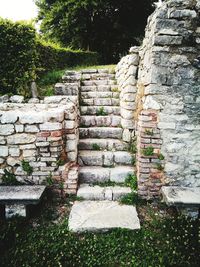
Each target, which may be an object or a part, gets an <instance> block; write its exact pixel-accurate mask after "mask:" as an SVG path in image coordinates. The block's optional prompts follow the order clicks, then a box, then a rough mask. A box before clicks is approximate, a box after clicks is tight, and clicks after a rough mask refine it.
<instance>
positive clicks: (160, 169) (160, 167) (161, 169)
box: [156, 163, 164, 171]
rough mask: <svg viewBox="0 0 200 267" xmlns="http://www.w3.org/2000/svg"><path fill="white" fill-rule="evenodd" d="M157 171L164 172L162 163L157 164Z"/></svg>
mask: <svg viewBox="0 0 200 267" xmlns="http://www.w3.org/2000/svg"><path fill="white" fill-rule="evenodd" d="M156 169H157V170H159V171H163V170H164V167H163V166H162V165H161V164H160V163H157V164H156Z"/></svg>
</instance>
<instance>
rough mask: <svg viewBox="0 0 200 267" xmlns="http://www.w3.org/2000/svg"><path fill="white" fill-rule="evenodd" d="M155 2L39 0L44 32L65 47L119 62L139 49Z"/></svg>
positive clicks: (141, 0) (151, 0) (139, 0)
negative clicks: (136, 48)
mask: <svg viewBox="0 0 200 267" xmlns="http://www.w3.org/2000/svg"><path fill="white" fill-rule="evenodd" d="M152 3H153V0H79V1H77V0H65V1H63V0H36V4H37V6H38V7H39V17H38V19H39V20H41V21H42V23H41V32H42V34H44V36H45V37H46V38H50V39H51V40H54V41H56V42H59V43H61V44H62V45H64V46H71V47H72V48H74V49H79V48H80V49H85V50H91V51H97V52H99V53H100V55H101V56H102V60H103V62H104V63H111V62H116V61H117V60H118V59H119V57H120V56H121V55H123V54H124V53H125V52H126V51H127V50H128V48H129V47H130V46H132V45H137V44H138V43H139V39H140V38H141V36H142V35H143V33H144V28H145V25H146V20H147V17H148V16H149V14H151V12H152V11H153V7H152Z"/></svg>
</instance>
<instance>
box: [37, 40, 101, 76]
mask: <svg viewBox="0 0 200 267" xmlns="http://www.w3.org/2000/svg"><path fill="white" fill-rule="evenodd" d="M37 53H38V61H37V68H38V74H39V76H40V74H41V73H43V72H47V71H52V70H62V69H64V68H66V67H73V66H77V65H86V66H87V65H95V64H97V63H98V54H97V53H95V52H88V51H81V50H72V49H70V48H63V47H60V46H58V45H55V44H52V43H47V42H44V41H37Z"/></svg>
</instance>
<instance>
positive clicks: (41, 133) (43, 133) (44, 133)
mask: <svg viewBox="0 0 200 267" xmlns="http://www.w3.org/2000/svg"><path fill="white" fill-rule="evenodd" d="M50 134H51V132H40V133H38V134H37V137H49V136H50Z"/></svg>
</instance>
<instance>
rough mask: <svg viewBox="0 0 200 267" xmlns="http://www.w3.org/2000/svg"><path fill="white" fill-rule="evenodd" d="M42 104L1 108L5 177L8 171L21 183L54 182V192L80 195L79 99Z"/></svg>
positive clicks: (61, 98) (1, 162)
mask: <svg viewBox="0 0 200 267" xmlns="http://www.w3.org/2000/svg"><path fill="white" fill-rule="evenodd" d="M41 102H42V103H37V104H30V103H29V104H21V103H3V104H0V122H1V123H0V169H1V177H2V175H3V173H4V169H7V170H8V171H9V172H10V173H13V174H15V176H16V178H17V180H18V181H21V182H24V183H27V184H29V183H30V184H42V183H46V182H48V180H51V179H52V181H53V183H54V188H62V189H64V190H65V192H66V193H76V189H77V174H78V168H77V165H76V162H77V144H78V119H79V107H78V98H77V97H76V96H70V97H66V96H65V97H64V96H56V97H54V96H53V97H46V98H45V99H44V100H43V101H41ZM23 161H25V162H29V165H30V167H31V168H30V169H31V172H29V171H28V173H27V171H26V170H25V169H24V168H23V167H22V165H23V164H22V162H23Z"/></svg>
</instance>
